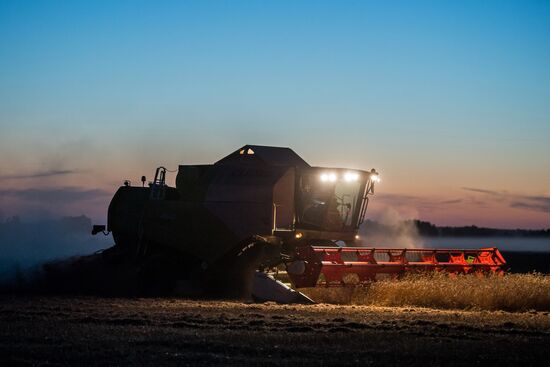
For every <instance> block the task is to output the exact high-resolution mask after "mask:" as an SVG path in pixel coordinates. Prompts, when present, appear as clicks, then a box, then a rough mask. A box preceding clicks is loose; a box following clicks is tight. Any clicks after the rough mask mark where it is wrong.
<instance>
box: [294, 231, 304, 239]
mask: <svg viewBox="0 0 550 367" xmlns="http://www.w3.org/2000/svg"><path fill="white" fill-rule="evenodd" d="M303 236H304V235H303V233H302V232H296V234H295V235H294V237H296V239H298V240H299V239H300V238H302V237H303Z"/></svg>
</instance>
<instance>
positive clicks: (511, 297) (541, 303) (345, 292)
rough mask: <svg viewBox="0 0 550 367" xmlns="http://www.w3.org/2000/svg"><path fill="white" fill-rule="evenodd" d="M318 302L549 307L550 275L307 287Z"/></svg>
mask: <svg viewBox="0 0 550 367" xmlns="http://www.w3.org/2000/svg"><path fill="white" fill-rule="evenodd" d="M302 291H303V292H304V293H305V294H307V295H308V296H310V297H311V298H313V299H314V300H316V301H317V302H324V303H336V304H364V305H375V306H417V307H430V308H441V309H466V310H468V309H472V310H491V311H492V310H503V311H512V312H516V311H517V312H521V311H528V310H538V311H549V310H550V276H548V275H542V274H537V273H531V274H507V275H505V276H499V275H486V276H476V275H459V276H455V277H450V276H448V275H446V274H442V273H434V274H422V275H419V274H414V275H408V276H405V277H403V278H401V279H398V280H382V281H378V282H374V283H371V284H369V285H367V286H356V287H344V288H323V287H319V288H307V289H304V290H302Z"/></svg>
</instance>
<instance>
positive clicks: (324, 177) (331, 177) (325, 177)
mask: <svg viewBox="0 0 550 367" xmlns="http://www.w3.org/2000/svg"><path fill="white" fill-rule="evenodd" d="M320 178H321V181H323V182H335V181H336V179H337V178H338V177H337V176H336V173H334V172H328V173H323V174H321V177H320Z"/></svg>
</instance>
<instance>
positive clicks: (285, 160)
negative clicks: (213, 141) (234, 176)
mask: <svg viewBox="0 0 550 367" xmlns="http://www.w3.org/2000/svg"><path fill="white" fill-rule="evenodd" d="M242 159H254V160H259V161H261V162H262V163H264V164H267V165H271V166H289V167H310V165H309V164H308V163H307V162H306V161H304V160H303V159H302V158H301V157H300V156H299V155H298V154H296V153H295V152H294V151H293V150H292V149H290V148H282V147H269V146H263V145H245V146H243V147H242V148H239V149H237V150H236V151H234V152H233V153H231V154H229V155H228V156H226V157H224V158H222V159H220V160H219V161H217V162H216V163H215V165H223V164H232V163H241V162H242Z"/></svg>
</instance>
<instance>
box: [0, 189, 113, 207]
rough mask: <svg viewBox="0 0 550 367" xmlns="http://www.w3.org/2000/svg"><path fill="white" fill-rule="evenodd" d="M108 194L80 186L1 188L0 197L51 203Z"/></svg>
mask: <svg viewBox="0 0 550 367" xmlns="http://www.w3.org/2000/svg"><path fill="white" fill-rule="evenodd" d="M107 195H111V193H109V192H107V191H105V190H100V189H83V188H79V187H62V188H45V189H4V190H0V197H1V196H4V197H13V198H16V199H19V200H23V201H27V202H32V203H39V204H50V205H51V204H57V203H74V202H78V201H84V200H92V199H97V198H101V197H105V196H107Z"/></svg>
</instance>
